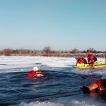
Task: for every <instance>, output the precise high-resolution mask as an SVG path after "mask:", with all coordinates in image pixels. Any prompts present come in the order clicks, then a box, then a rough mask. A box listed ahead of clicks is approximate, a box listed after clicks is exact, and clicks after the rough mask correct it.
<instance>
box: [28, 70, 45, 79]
mask: <svg viewBox="0 0 106 106" xmlns="http://www.w3.org/2000/svg"><path fill="white" fill-rule="evenodd" d="M42 76H44V74H43V73H42V72H41V71H40V70H38V71H31V72H30V73H29V74H28V78H34V77H42Z"/></svg>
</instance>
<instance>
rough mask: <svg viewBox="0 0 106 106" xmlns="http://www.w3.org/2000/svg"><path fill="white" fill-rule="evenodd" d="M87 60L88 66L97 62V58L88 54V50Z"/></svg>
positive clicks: (87, 52)
mask: <svg viewBox="0 0 106 106" xmlns="http://www.w3.org/2000/svg"><path fill="white" fill-rule="evenodd" d="M86 55H87V59H88V64H90V65H92V66H93V65H94V63H95V62H96V61H97V58H96V56H95V55H94V54H92V53H90V52H89V51H88V50H87V51H86Z"/></svg>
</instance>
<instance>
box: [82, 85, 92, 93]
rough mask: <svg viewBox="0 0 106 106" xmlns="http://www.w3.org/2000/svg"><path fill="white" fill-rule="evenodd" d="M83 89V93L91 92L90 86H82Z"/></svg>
mask: <svg viewBox="0 0 106 106" xmlns="http://www.w3.org/2000/svg"><path fill="white" fill-rule="evenodd" d="M81 90H82V91H83V93H87V94H89V93H90V90H89V88H88V87H86V86H83V87H81Z"/></svg>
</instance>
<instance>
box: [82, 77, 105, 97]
mask: <svg viewBox="0 0 106 106" xmlns="http://www.w3.org/2000/svg"><path fill="white" fill-rule="evenodd" d="M81 89H82V91H83V93H87V94H90V96H92V97H98V96H100V97H102V98H103V99H106V78H105V79H100V80H97V81H96V82H95V83H93V84H91V85H90V86H83V87H81Z"/></svg>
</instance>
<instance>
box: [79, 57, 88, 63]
mask: <svg viewBox="0 0 106 106" xmlns="http://www.w3.org/2000/svg"><path fill="white" fill-rule="evenodd" d="M81 63H84V64H87V61H86V59H84V58H83V57H80V58H78V59H77V64H81Z"/></svg>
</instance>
